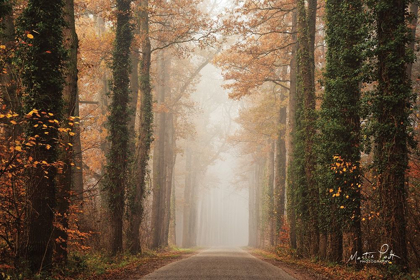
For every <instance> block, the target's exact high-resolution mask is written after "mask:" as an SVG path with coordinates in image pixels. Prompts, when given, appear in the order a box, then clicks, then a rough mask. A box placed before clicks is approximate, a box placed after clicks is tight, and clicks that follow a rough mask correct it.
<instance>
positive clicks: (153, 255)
mask: <svg viewBox="0 0 420 280" xmlns="http://www.w3.org/2000/svg"><path fill="white" fill-rule="evenodd" d="M199 251H200V250H199V249H169V250H164V251H160V252H154V251H151V252H146V253H143V254H142V255H140V256H138V257H127V256H122V257H121V258H120V259H113V260H112V261H111V262H106V261H105V262H104V260H103V259H101V258H94V257H89V258H88V260H87V264H86V266H87V269H85V271H84V272H83V273H81V274H78V275H76V276H75V275H73V276H72V277H71V278H64V279H80V280H82V279H83V280H85V279H86V280H111V279H112V280H134V279H136V280H137V279H140V278H141V277H143V276H145V275H147V274H149V273H151V272H153V271H155V270H157V269H159V268H161V267H163V266H165V265H168V264H170V263H172V262H174V261H178V260H181V259H184V258H188V257H190V256H192V255H195V254H197V253H198V252H199Z"/></svg>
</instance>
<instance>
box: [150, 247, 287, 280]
mask: <svg viewBox="0 0 420 280" xmlns="http://www.w3.org/2000/svg"><path fill="white" fill-rule="evenodd" d="M142 279H240V280H244V279H261V280H262V279H283V280H293V279H295V278H294V277H292V276H290V275H289V274H287V273H286V272H284V271H283V270H281V269H280V268H277V267H275V266H273V265H271V264H269V263H266V262H264V261H261V260H259V259H257V258H255V257H253V256H251V255H250V254H249V253H247V252H245V251H244V250H241V249H239V248H212V249H208V250H205V251H203V252H201V253H199V254H197V255H195V256H192V257H190V258H188V259H184V260H181V261H178V262H175V263H172V264H169V265H167V266H165V267H162V268H161V269H159V270H157V271H155V272H153V273H151V274H149V275H147V276H145V277H144V278H142Z"/></svg>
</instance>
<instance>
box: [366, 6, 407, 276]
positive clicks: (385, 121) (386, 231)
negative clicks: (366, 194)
mask: <svg viewBox="0 0 420 280" xmlns="http://www.w3.org/2000/svg"><path fill="white" fill-rule="evenodd" d="M408 3H409V1H405V0H398V1H384V0H380V1H370V2H369V4H370V7H371V8H372V12H373V15H374V18H375V22H376V40H377V42H376V43H377V48H376V50H375V55H376V58H377V68H376V70H375V74H374V80H377V81H378V85H377V88H376V89H375V90H374V92H373V93H372V94H371V99H370V102H371V106H370V108H371V113H372V118H371V121H372V122H371V124H372V129H373V130H372V131H373V135H374V145H375V146H374V148H375V150H374V166H375V168H376V170H377V171H376V172H377V182H376V184H377V188H378V195H379V209H378V212H379V214H380V215H379V216H380V221H381V225H380V226H381V235H380V236H381V241H382V242H384V243H386V244H389V245H390V247H391V249H392V250H393V252H394V253H395V254H396V255H398V256H399V257H400V258H398V259H397V260H395V261H396V263H397V265H398V266H399V268H400V269H401V270H403V271H406V270H408V259H407V243H406V242H407V241H406V218H405V215H406V207H407V190H406V187H407V186H406V185H407V178H406V171H407V165H408V147H409V142H410V140H411V136H410V129H411V126H412V121H411V120H410V117H409V116H410V110H411V108H412V107H413V103H414V96H413V93H412V91H411V81H410V78H409V77H408V75H407V72H406V67H407V64H409V63H412V57H411V55H410V53H409V51H408V50H407V47H408V43H409V41H410V40H411V38H410V37H411V36H410V35H411V32H410V30H409V29H408V26H407V20H406V15H407V14H408ZM390 39H391V40H390Z"/></svg>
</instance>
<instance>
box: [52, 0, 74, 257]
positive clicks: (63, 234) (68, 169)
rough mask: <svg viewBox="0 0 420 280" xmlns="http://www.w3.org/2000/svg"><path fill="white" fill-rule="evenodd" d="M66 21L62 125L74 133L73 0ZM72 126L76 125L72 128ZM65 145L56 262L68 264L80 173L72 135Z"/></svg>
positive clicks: (65, 138)
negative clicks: (70, 218)
mask: <svg viewBox="0 0 420 280" xmlns="http://www.w3.org/2000/svg"><path fill="white" fill-rule="evenodd" d="M64 20H65V22H66V27H65V28H64V30H63V39H64V47H65V49H66V50H67V52H68V55H69V57H68V60H67V63H66V67H65V70H64V75H65V85H64V90H63V100H64V110H63V120H65V121H64V123H63V124H62V125H61V126H62V127H63V128H64V129H71V127H72V126H74V120H75V119H74V112H75V108H76V106H78V104H77V48H78V40H77V34H76V26H75V20H74V2H73V0H65V3H64ZM68 122H70V123H71V124H72V126H71V125H69V124H68ZM60 138H61V139H62V141H63V142H64V143H65V144H67V143H70V144H72V146H70V145H66V146H65V148H64V149H62V151H60V155H59V160H60V161H61V162H63V166H62V171H61V172H59V173H60V174H59V175H58V186H57V214H58V217H57V221H58V222H59V223H60V225H61V227H58V228H57V229H56V236H55V240H56V246H55V250H56V261H57V262H58V263H63V264H65V263H67V255H68V249H67V241H68V234H67V229H68V226H69V221H68V215H69V207H70V192H71V190H72V185H73V181H72V179H73V173H74V171H76V170H75V169H74V167H73V166H72V164H73V159H74V150H73V147H74V138H73V137H71V136H70V135H69V133H68V132H63V133H61V137H60Z"/></svg>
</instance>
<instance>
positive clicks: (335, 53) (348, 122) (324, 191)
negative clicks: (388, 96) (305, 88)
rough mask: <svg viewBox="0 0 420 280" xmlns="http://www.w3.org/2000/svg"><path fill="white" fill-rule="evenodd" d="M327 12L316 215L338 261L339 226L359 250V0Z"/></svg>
mask: <svg viewBox="0 0 420 280" xmlns="http://www.w3.org/2000/svg"><path fill="white" fill-rule="evenodd" d="M326 12H327V13H326V22H327V30H326V40H327V44H328V50H327V65H326V73H325V93H324V96H323V100H322V105H321V112H320V131H321V136H320V141H319V142H320V149H319V151H318V152H319V153H318V154H319V155H320V156H319V162H320V165H321V170H322V171H321V172H319V174H320V175H319V176H318V179H319V188H320V194H321V196H322V198H323V199H322V201H323V203H325V205H324V207H323V212H322V213H320V216H321V217H323V218H321V219H320V221H321V223H322V225H323V228H324V231H326V234H327V235H328V236H329V241H330V244H329V246H328V247H329V248H330V250H329V252H328V255H327V256H328V259H329V260H330V261H334V262H341V261H342V258H343V231H346V232H350V233H351V234H352V240H353V244H352V247H353V248H352V252H356V251H357V252H362V248H361V247H362V242H361V225H360V222H361V217H360V203H361V194H360V190H361V183H362V182H361V166H360V153H361V143H360V142H361V140H360V130H361V128H360V111H361V108H360V96H361V94H360V92H361V89H360V86H361V82H362V79H363V76H362V72H361V70H362V63H363V59H364V55H363V49H362V44H363V40H364V39H365V37H366V35H365V34H364V31H365V28H363V26H365V25H364V18H363V17H364V16H363V6H362V2H361V1H359V0H345V1H342V0H331V1H328V2H327V5H326Z"/></svg>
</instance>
